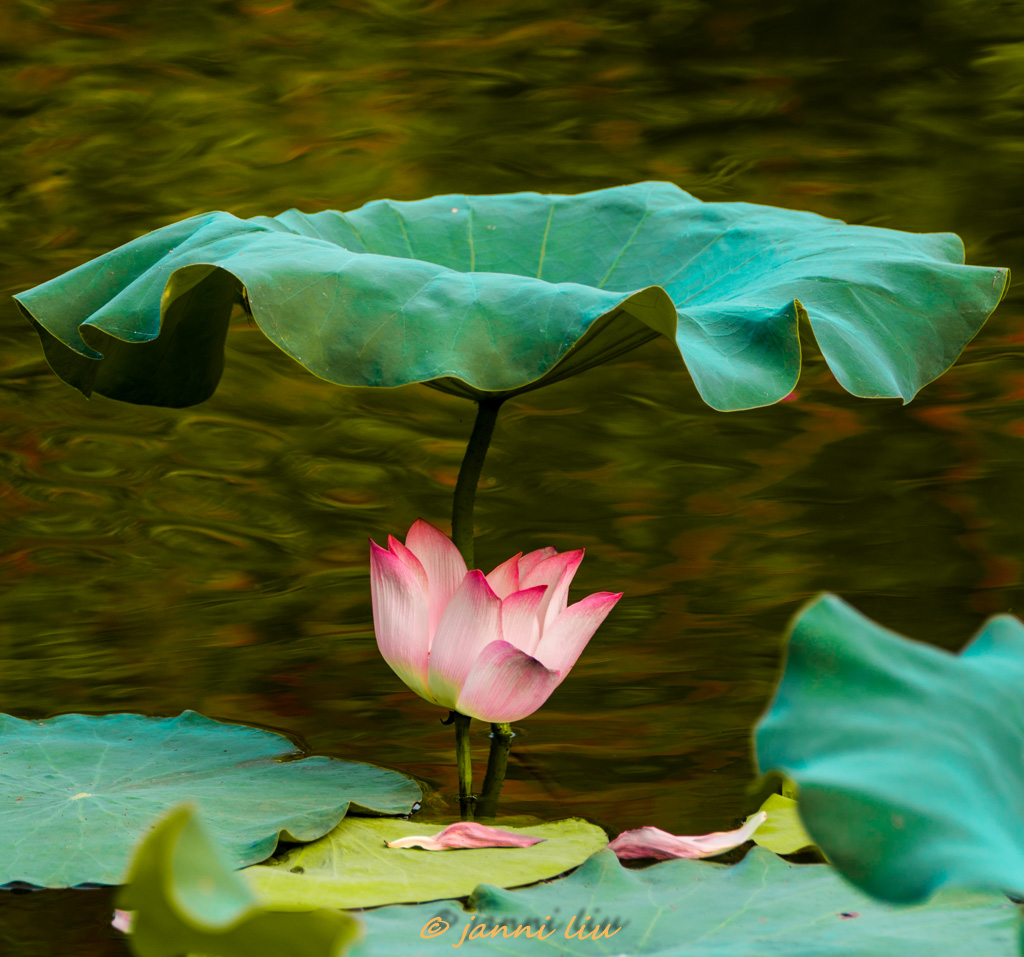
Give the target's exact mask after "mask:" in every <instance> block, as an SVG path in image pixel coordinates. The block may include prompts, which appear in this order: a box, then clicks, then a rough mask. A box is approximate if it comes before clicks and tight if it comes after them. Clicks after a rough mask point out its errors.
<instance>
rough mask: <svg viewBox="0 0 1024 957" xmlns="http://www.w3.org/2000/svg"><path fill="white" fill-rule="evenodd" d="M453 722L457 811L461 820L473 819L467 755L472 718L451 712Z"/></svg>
mask: <svg viewBox="0 0 1024 957" xmlns="http://www.w3.org/2000/svg"><path fill="white" fill-rule="evenodd" d="M452 717H453V718H454V722H455V761H456V763H457V764H458V768H459V812H460V813H461V814H462V820H464V821H472V820H473V761H472V758H471V757H470V755H469V725H470V722H471V721H472V720H473V719H472V718H471V717H469V715H467V714H459V712H458V711H453V712H452Z"/></svg>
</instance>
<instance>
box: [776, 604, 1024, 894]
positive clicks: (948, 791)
mask: <svg viewBox="0 0 1024 957" xmlns="http://www.w3.org/2000/svg"><path fill="white" fill-rule="evenodd" d="M1022 688H1024V624H1022V623H1021V622H1020V621H1019V620H1017V619H1016V618H1012V617H1010V616H1009V615H1001V616H998V617H995V618H992V619H990V620H989V621H988V622H987V623H986V625H985V626H984V628H983V629H982V630H981V631H980V632H979V633H978V634H977V635H976V636H975V637H974V638H973V639H972V641H971V642H970V643H969V644H968V645H967V647H966V648H965V649H964V650H963V651H962V652H961V653H960V654H959V655H953V654H950V653H948V652H946V651H943V650H941V649H938V648H933V647H930V646H928V645H925V644H921V643H919V642H916V641H910V640H908V639H906V638H903V637H901V636H900V635H897V634H895V633H894V632H891V631H888V630H887V629H885V628H882V627H881V626H879V625H877V624H875V623H874V622H872V621H870V620H869V619H867V618H865V617H864V616H863V615H861V614H860V613H859V612H857V611H855V610H854V609H853V608H851V607H850V606H849V605H847V604H846V603H845V602H843V601H842V600H841V599H839V598H837V597H835V596H834V595H825V596H823V597H821V598H819V599H817V600H815V601H814V602H813V603H812V604H810V605H809V606H808V607H807V608H805V609H804V610H803V611H802V612H801V613H800V614H799V616H798V617H797V619H796V621H795V623H794V625H793V628H792V632H791V634H790V638H789V651H788V659H787V662H786V670H785V673H784V675H783V677H782V681H781V683H780V685H779V688H778V691H777V692H776V696H775V699H774V701H773V703H772V705H771V707H770V709H769V710H768V712H767V713H766V714H765V715H764V717H763V718H762V719H761V721H760V723H759V724H758V727H757V731H756V744H757V760H758V763H759V765H760V767H761V768H762V770H765V771H768V770H779V771H781V772H783V773H784V774H785V775H786V776H787V777H789V778H791V779H792V780H793V781H795V782H796V784H797V785H798V786H799V788H800V798H799V808H800V817H801V818H802V820H803V823H804V824H805V826H806V827H807V830H808V832H809V833H810V835H811V837H812V838H813V839H814V841H815V843H816V844H817V845H818V846H819V847H820V848H821V850H822V851H823V852H824V853H825V855H826V856H827V857H828V859H829V860H830V861H831V862H832V863H833V864H835V865H836V866H837V867H838V868H839V869H840V870H842V871H843V873H844V874H845V875H846V876H847V877H849V878H850V879H851V880H853V881H854V882H855V883H856V884H858V885H859V886H860V887H862V888H864V889H865V890H866V891H868V892H869V893H870V894H873V895H875V896H876V897H879V898H881V899H884V900H892V901H902V902H914V901H920V900H923V899H925V898H927V897H928V896H929V894H931V893H932V892H933V891H934V890H935V889H937V888H939V887H942V886H944V885H951V886H958V887H970V888H980V889H991V890H1002V891H1007V892H1010V893H1013V894H1015V895H1016V896H1018V897H1020V896H1024V826H1022V822H1024V761H1022V760H1021V756H1022V755H1024V695H1022V694H1021V689H1022Z"/></svg>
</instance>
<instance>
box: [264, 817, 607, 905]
mask: <svg viewBox="0 0 1024 957" xmlns="http://www.w3.org/2000/svg"><path fill="white" fill-rule="evenodd" d="M444 828H445V825H443V824H423V823H422V822H420V821H395V820H386V819H376V820H371V819H369V818H351V817H350V818H346V819H345V820H344V821H342V822H341V824H339V825H338V826H337V827H336V828H335V829H334V830H333V831H331V833H330V834H328V835H327V837H325V838H323V839H321V840H319V841H315V842H314V843H312V844H307V845H305V846H304V847H298V848H294V849H292V850H290V851H287V852H286V853H285V854H283V855H281V857H279V858H274V859H273V860H271V861H268V862H267V863H266V864H260V865H258V866H256V867H250V868H248V869H247V870H246V871H245V872H244V873H245V876H246V877H247V878H249V881H250V884H251V885H252V887H253V888H254V889H255V891H256V892H257V893H258V894H259V895H260V897H261V898H262V899H263V900H264V902H265V903H266V904H267V906H275V907H278V906H280V907H341V908H351V907H376V906H377V905H379V904H394V903H400V902H408V901H429V900H439V899H441V898H445V897H464V896H465V895H467V894H469V893H471V892H472V890H473V888H475V887H476V886H477V884H480V883H482V882H484V881H486V882H488V883H491V884H497V885H499V886H501V887H515V886H517V885H520V884H532V883H535V882H536V881H540V880H544V879H545V878H549V877H555V876H557V875H558V874H561V873H563V872H564V871H567V870H570V869H571V868H573V867H578V866H579V865H580V864H582V863H583V862H584V861H585V860H586V859H587V858H588V857H590V855H591V854H594V853H595V852H597V851H599V850H601V849H602V848H604V847H606V846H607V844H608V835H606V834H605V832H604V831H602V830H601V828H599V827H597V826H595V825H593V824H588V823H587V822H586V821H581V820H579V819H576V818H573V819H570V820H567V821H556V822H554V823H552V824H537V825H531V826H530V827H521V828H520V827H509V828H505V827H503V828H502V829H503V830H507V831H511V832H513V833H515V834H528V835H530V836H533V837H542V838H545V840H544V842H543V843H542V844H535V845H534V846H533V847H487V848H466V849H461V850H451V851H424V850H420V849H409V848H390V847H385V846H384V842H385V841H394V840H397V839H399V838H402V837H410V836H412V835H414V834H437V833H440V832H441V831H443V830H444Z"/></svg>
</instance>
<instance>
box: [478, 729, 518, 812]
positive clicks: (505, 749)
mask: <svg viewBox="0 0 1024 957" xmlns="http://www.w3.org/2000/svg"><path fill="white" fill-rule="evenodd" d="M514 736H515V735H514V734H513V733H512V725H510V724H509V723H508V722H505V721H502V722H498V723H495V724H492V725H491V749H490V752H489V753H488V755H487V773H486V775H485V776H484V786H483V790H482V791H481V792H480V797H479V799H478V800H477V805H476V813H477V817H481V818H484V817H496V816H497V813H498V799H499V798H500V797H501V787H502V785H503V784H504V783H505V770H506V768H507V767H508V756H509V753H510V752H511V750H512V738H513V737H514Z"/></svg>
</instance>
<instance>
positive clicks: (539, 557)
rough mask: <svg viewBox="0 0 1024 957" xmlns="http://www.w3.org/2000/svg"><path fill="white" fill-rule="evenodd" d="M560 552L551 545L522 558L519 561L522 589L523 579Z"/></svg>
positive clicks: (528, 553)
mask: <svg viewBox="0 0 1024 957" xmlns="http://www.w3.org/2000/svg"><path fill="white" fill-rule="evenodd" d="M557 554H558V552H557V551H556V550H555V549H553V548H552V547H551V546H550V545H545V546H544V547H543V548H538V549H536V550H535V551H532V552H527V553H526V554H525V555H524V556H523V557H522V558H520V559H519V581H520V586H519V587H520V588H522V587H523V586H522V584H521V583H522V581H523V579H524V578H525V577H526V576H527V575H529V574H530V572H532V571H533V569H534V567H535V566H537V565H539V564H540V563H541V562H542V561H544V559H545V558H554V557H555V555H557Z"/></svg>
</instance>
